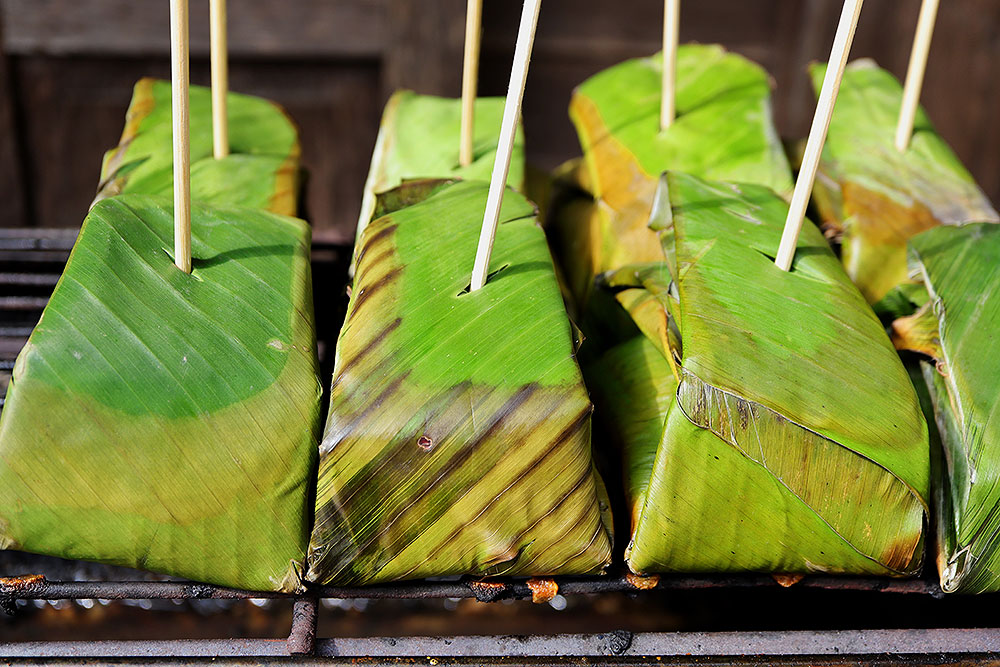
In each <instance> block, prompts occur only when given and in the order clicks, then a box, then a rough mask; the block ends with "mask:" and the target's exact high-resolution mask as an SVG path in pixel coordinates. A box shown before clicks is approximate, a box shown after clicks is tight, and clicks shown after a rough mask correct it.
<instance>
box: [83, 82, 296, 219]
mask: <svg viewBox="0 0 1000 667" xmlns="http://www.w3.org/2000/svg"><path fill="white" fill-rule="evenodd" d="M190 102H191V104H190V114H191V197H192V199H193V200H194V201H202V202H205V203H208V204H219V205H223V206H246V207H247V208H256V209H265V210H269V211H272V212H274V213H278V214H281V215H295V213H296V208H297V198H298V182H299V173H298V171H299V152H300V151H299V142H298V136H297V132H296V129H295V126H294V125H293V124H292V122H291V120H290V119H289V118H288V117H287V116H286V115H285V112H284V111H283V110H282V109H281V108H280V107H279V106H277V105H276V104H274V103H273V102H270V101H268V100H264V99H261V98H259V97H251V96H249V95H240V94H238V93H230V94H229V96H228V106H229V109H228V115H229V147H230V151H231V153H230V155H229V156H228V157H226V158H223V159H222V160H216V159H215V158H214V157H213V152H212V96H211V90H210V89H209V88H205V87H203V86H191V89H190ZM171 117H172V116H171V89H170V82H169V81H157V80H154V79H148V78H147V79H140V80H139V82H138V83H136V85H135V90H134V92H133V96H132V103H131V104H130V105H129V109H128V113H127V114H126V123H125V130H124V131H123V133H122V137H121V140H120V142H119V145H118V147H117V148H115V149H112V150H110V151H108V153H107V154H106V155H105V157H104V164H103V167H102V169H101V185H100V191H99V192H98V195H97V200H98V201H100V200H101V199H104V198H106V197H113V196H115V195H118V194H122V193H134V194H146V195H163V196H169V195H170V194H171V193H172V191H173V153H172V143H171V142H172V138H173V128H172V124H171Z"/></svg>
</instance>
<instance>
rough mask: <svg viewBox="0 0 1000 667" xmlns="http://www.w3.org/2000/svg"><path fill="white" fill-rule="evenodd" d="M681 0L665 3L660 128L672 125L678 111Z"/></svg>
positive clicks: (666, 1) (670, 0)
mask: <svg viewBox="0 0 1000 667" xmlns="http://www.w3.org/2000/svg"><path fill="white" fill-rule="evenodd" d="M680 23H681V0H664V3H663V88H662V92H661V95H660V129H661V130H665V129H667V128H668V127H670V126H671V125H672V124H673V122H674V119H675V118H676V117H677V112H676V109H675V104H674V95H675V90H676V88H677V39H678V35H679V33H680Z"/></svg>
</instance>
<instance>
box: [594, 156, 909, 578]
mask: <svg viewBox="0 0 1000 667" xmlns="http://www.w3.org/2000/svg"><path fill="white" fill-rule="evenodd" d="M660 192H661V197H662V198H663V199H664V200H666V202H665V205H658V206H657V207H656V210H655V212H654V216H653V219H652V222H651V224H652V226H653V227H654V228H655V229H657V230H658V231H659V232H660V234H661V238H662V240H663V243H664V247H665V251H666V252H665V254H666V256H667V261H666V262H660V263H657V264H648V265H645V266H639V267H629V268H626V269H622V270H620V271H618V272H616V273H614V274H612V275H611V276H609V277H608V278H607V282H608V284H609V286H611V287H612V288H614V289H616V290H617V291H616V297H617V299H618V301H619V303H621V304H622V306H623V307H624V308H625V309H626V310H628V311H629V312H630V314H631V315H632V317H633V318H634V319H635V322H636V324H637V326H638V328H639V329H640V330H641V331H642V332H643V335H640V336H638V337H636V338H633V339H631V340H629V341H627V342H625V343H622V344H620V345H619V346H617V347H615V348H613V349H611V350H610V351H609V352H607V354H606V355H605V356H604V357H603V359H602V360H601V361H599V362H598V365H597V367H596V368H595V369H592V370H591V375H592V376H594V377H599V378H602V381H601V382H595V383H592V385H591V387H592V389H593V392H594V401H595V403H596V405H597V411H598V414H602V415H603V420H604V421H605V422H607V423H609V424H610V427H611V431H612V433H614V434H615V440H616V441H617V443H618V444H619V445H620V446H621V448H622V457H623V462H624V466H623V467H624V470H625V487H626V494H627V497H628V502H629V509H630V512H631V518H632V539H631V543H630V546H629V548H628V551H627V559H628V565H629V567H630V568H631V569H632V570H633V571H635V572H637V573H649V572H740V571H760V572H779V573H809V572H829V573H855V574H879V575H907V574H914V573H916V572H917V571H919V569H920V566H921V563H922V560H923V542H924V522H925V516H926V512H927V499H928V475H929V473H928V467H929V462H928V457H929V455H928V444H927V443H928V434H927V425H926V422H925V421H924V419H923V417H922V415H921V411H920V406H919V403H918V401H917V398H916V395H915V393H914V390H913V386H912V384H911V383H910V380H909V378H908V376H907V373H906V371H905V370H904V368H903V366H902V364H901V362H900V360H899V358H898V356H897V355H896V353H895V351H894V349H893V346H892V344H891V343H890V341H889V339H888V337H887V336H886V333H885V331H884V329H883V328H882V326H881V325H880V323H879V321H878V319H877V318H876V317H875V315H874V313H873V312H872V310H871V308H870V307H869V306H868V305H867V304H866V303H865V301H864V298H863V297H862V296H861V294H860V293H859V292H858V290H857V288H855V287H854V286H853V285H852V284H851V282H850V281H849V279H848V278H847V276H846V275H845V274H844V272H843V269H842V268H841V266H840V264H839V262H838V260H837V259H836V257H835V256H834V254H833V253H832V251H831V250H830V249H829V247H828V246H827V243H826V241H825V239H824V237H823V235H822V234H821V233H820V232H819V230H818V229H817V228H816V227H814V226H813V225H812V224H811V223H810V222H808V221H806V224H805V226H804V228H803V230H802V234H801V237H800V239H799V245H798V249H797V254H796V258H795V261H794V264H793V268H792V271H791V272H784V271H781V270H780V269H778V268H777V267H776V266H775V265H774V261H773V258H772V253H774V252H775V250H776V249H777V247H778V243H779V240H780V238H781V232H782V227H783V223H784V220H785V217H786V215H787V211H788V205H787V204H786V202H785V201H784V200H783V199H782V198H781V197H779V196H778V195H776V194H775V193H774V192H773V191H771V190H769V189H767V188H764V187H761V186H757V185H732V184H725V183H719V182H709V181H705V180H701V179H698V178H697V177H694V176H690V175H685V174H680V173H675V172H671V173H669V174H667V175H665V176H664V183H663V186H662V189H661V191H660Z"/></svg>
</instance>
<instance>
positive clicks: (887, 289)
mask: <svg viewBox="0 0 1000 667" xmlns="http://www.w3.org/2000/svg"><path fill="white" fill-rule="evenodd" d="M825 73H826V66H825V65H823V64H816V65H813V66H812V67H811V71H810V74H811V76H812V80H813V86H814V88H815V90H816V93H817V95H818V94H819V90H820V87H821V86H822V82H823V76H824V75H825ZM902 99H903V89H902V87H901V86H900V84H899V82H898V81H897V80H896V79H895V77H893V76H892V74H890V73H889V72H887V71H885V70H883V69H880V68H879V67H878V66H877V65H876V64H875V63H874V62H873V61H871V60H867V59H865V60H858V61H855V62H853V63H851V64H850V65H848V66H847V70H846V72H845V73H844V79H843V83H842V84H841V87H840V94H839V96H838V97H837V104H836V107H835V108H834V114H833V120H832V122H831V124H830V132H829V135H828V138H827V141H826V144H825V146H824V149H823V157H822V161H821V164H820V171H819V174H818V176H817V178H816V185H815V187H814V191H813V198H814V201H815V203H816V206H817V209H818V211H819V215H820V218H821V219H822V222H823V224H824V227H825V228H826V229H827V233H828V234H830V235H831V236H834V237H836V238H838V239H839V240H840V242H841V244H842V246H841V256H842V260H843V263H844V268H845V269H846V271H847V274H848V275H849V276H850V277H851V280H853V281H854V283H855V284H856V285H857V286H858V288H859V289H860V290H861V293H862V294H864V295H865V298H866V299H867V300H868V302H869V303H872V304H879V305H878V306H876V307H877V309H878V310H880V311H883V310H885V311H892V310H894V309H893V307H892V303H891V301H892V300H894V299H898V295H895V294H893V291H894V289H895V288H897V287H899V286H900V285H901V284H903V283H906V282H907V275H908V271H907V259H906V258H907V254H906V243H907V241H908V240H909V239H910V238H912V237H913V236H915V235H917V234H919V233H920V232H922V231H924V230H927V229H930V228H932V227H935V226H938V225H958V224H963V223H966V222H1000V216H998V215H997V212H996V211H995V210H994V209H993V207H992V206H991V205H990V202H989V201H988V200H987V198H986V196H985V195H984V194H983V192H982V191H981V190H980V189H979V186H977V185H976V183H975V181H974V180H973V178H972V176H971V175H970V174H969V172H968V171H966V169H965V167H963V166H962V164H961V163H960V162H959V160H958V158H957V157H956V156H955V154H954V153H953V152H952V150H951V148H949V147H948V145H947V144H946V143H945V141H944V140H943V139H942V138H941V136H940V135H939V134H938V133H937V132H935V130H934V127H933V126H932V124H931V121H930V119H929V118H928V117H927V114H926V113H925V112H924V111H923V110H922V109H920V110H918V113H917V116H916V120H915V122H914V129H913V138H912V140H911V142H910V147H909V148H908V149H907V150H906V151H905V152H902V153H901V152H899V151H898V150H897V149H896V146H895V135H896V124H897V120H898V117H899V108H900V105H901V104H902ZM887 296H888V297H889V299H890V302H889V303H886V304H880V302H881V301H883V299H886V297H887Z"/></svg>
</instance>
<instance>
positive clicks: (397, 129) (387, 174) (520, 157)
mask: <svg viewBox="0 0 1000 667" xmlns="http://www.w3.org/2000/svg"><path fill="white" fill-rule="evenodd" d="M503 109H504V98H502V97H479V98H477V99H476V101H475V105H474V107H473V137H472V163H471V164H469V165H468V166H466V167H463V166H462V165H461V164H460V163H459V157H458V149H459V141H460V137H461V132H462V100H460V99H454V98H448V97H436V96H434V95H418V94H417V93H414V92H413V91H410V90H399V91H396V92H395V93H394V94H393V96H392V97H390V98H389V101H388V102H387V103H386V105H385V109H384V111H383V112H382V121H381V124H380V126H379V132H378V138H377V139H376V140H375V150H374V153H373V154H372V161H371V166H370V167H369V171H368V179H367V181H366V182H365V191H364V195H363V196H362V199H361V215H360V216H359V218H358V227H357V232H356V234H355V248H358V247H359V246H360V241H361V233H362V232H363V231H364V230H365V227H367V226H368V223H369V222H371V220H372V219H373V218H375V217H378V212H377V210H376V207H377V205H378V199H379V196H380V195H382V194H384V193H387V192H389V191H390V190H392V189H394V188H396V187H398V186H399V185H401V184H403V183H404V182H406V181H412V180H424V179H429V178H440V179H451V178H459V179H463V180H481V181H488V180H490V175H491V174H492V173H493V163H494V161H495V160H496V153H497V144H499V143H500V124H501V121H502V119H503ZM524 180H525V160H524V132H523V131H522V129H521V128H520V126H518V129H517V133H516V134H515V136H514V150H513V153H512V156H511V161H510V171H509V172H508V175H507V184H508V185H509V186H510V187H512V188H514V189H516V190H522V189H523V186H524ZM356 261H357V258H356V257H355V259H354V262H355V263H356ZM354 266H355V264H354V263H352V266H351V271H352V275H353V270H354Z"/></svg>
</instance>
